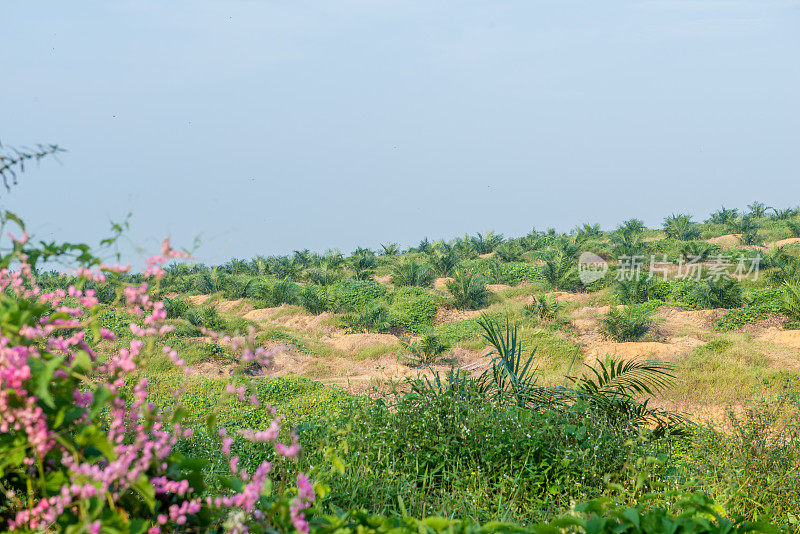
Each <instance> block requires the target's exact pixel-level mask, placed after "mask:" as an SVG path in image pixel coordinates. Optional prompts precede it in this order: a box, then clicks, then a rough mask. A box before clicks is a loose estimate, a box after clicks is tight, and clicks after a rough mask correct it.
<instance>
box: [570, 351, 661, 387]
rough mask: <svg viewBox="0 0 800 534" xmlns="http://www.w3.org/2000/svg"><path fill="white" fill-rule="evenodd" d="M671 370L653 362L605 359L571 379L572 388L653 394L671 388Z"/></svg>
mask: <svg viewBox="0 0 800 534" xmlns="http://www.w3.org/2000/svg"><path fill="white" fill-rule="evenodd" d="M673 371H674V367H673V366H672V365H670V364H668V363H663V362H658V361H655V360H624V359H615V358H613V357H608V358H606V359H605V360H601V361H599V362H598V363H597V365H596V366H594V367H589V372H588V373H584V375H583V376H582V377H580V378H571V380H572V382H574V383H575V389H576V390H578V391H581V392H585V393H590V394H600V395H611V396H621V397H632V396H634V395H644V394H649V395H653V394H655V393H658V392H660V391H661V390H663V389H665V388H667V387H669V386H670V385H672V383H673V381H674V379H675V375H674V374H673Z"/></svg>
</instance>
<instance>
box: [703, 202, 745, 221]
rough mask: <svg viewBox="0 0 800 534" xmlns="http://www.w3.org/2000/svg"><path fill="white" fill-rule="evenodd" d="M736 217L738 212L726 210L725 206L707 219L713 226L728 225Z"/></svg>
mask: <svg viewBox="0 0 800 534" xmlns="http://www.w3.org/2000/svg"><path fill="white" fill-rule="evenodd" d="M738 216H739V210H737V209H736V208H733V209H728V208H726V207H725V206H722V209H720V210H719V211H715V212H714V213H712V214H711V216H710V217H709V218H708V222H711V223H714V224H730V223H732V222H734V221H735V220H736V217H738Z"/></svg>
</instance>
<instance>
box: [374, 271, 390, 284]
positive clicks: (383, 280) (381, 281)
mask: <svg viewBox="0 0 800 534" xmlns="http://www.w3.org/2000/svg"><path fill="white" fill-rule="evenodd" d="M374 278H375V281H376V282H378V283H379V284H383V285H385V286H388V285H391V284H392V275H391V274H387V275H384V276H376V277H374Z"/></svg>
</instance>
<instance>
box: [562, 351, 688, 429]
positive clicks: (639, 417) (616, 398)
mask: <svg viewBox="0 0 800 534" xmlns="http://www.w3.org/2000/svg"><path fill="white" fill-rule="evenodd" d="M587 367H588V366H587ZM674 370H675V369H674V367H673V366H672V365H670V364H667V363H662V362H658V361H654V360H622V359H617V358H614V357H612V356H607V357H606V358H605V359H604V360H600V361H598V362H597V364H595V365H594V366H592V367H588V372H585V373H584V374H583V376H581V377H580V378H577V377H571V376H570V377H567V380H568V381H569V382H571V383H572V384H573V387H572V390H571V392H570V396H571V397H573V398H575V399H577V400H578V401H583V402H586V403H587V404H588V405H589V406H590V407H592V408H593V409H594V410H597V411H598V412H599V413H600V414H602V415H603V416H604V417H605V418H606V419H607V420H608V421H609V422H610V423H612V424H624V425H626V426H627V425H632V426H635V427H643V426H647V427H650V428H652V429H653V436H655V437H660V436H663V435H665V434H668V433H671V434H673V435H674V434H683V433H684V432H685V429H686V426H687V425H688V422H687V421H686V420H685V419H684V418H683V417H681V416H679V415H677V414H675V413H672V412H667V411H664V410H660V409H657V408H650V407H649V406H648V402H649V401H648V400H645V401H644V402H639V401H638V400H637V398H638V397H641V396H642V395H655V394H657V393H660V392H661V391H663V390H664V389H666V388H668V387H670V386H671V385H673V384H674V382H675V374H674Z"/></svg>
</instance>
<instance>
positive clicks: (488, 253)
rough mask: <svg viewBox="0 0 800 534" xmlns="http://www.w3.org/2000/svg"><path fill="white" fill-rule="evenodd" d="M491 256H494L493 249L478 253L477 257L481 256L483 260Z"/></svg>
mask: <svg viewBox="0 0 800 534" xmlns="http://www.w3.org/2000/svg"><path fill="white" fill-rule="evenodd" d="M492 256H494V251H492V252H487V253H486V254H478V257H479V258H481V259H482V260H485V259H486V258H491V257H492Z"/></svg>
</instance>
